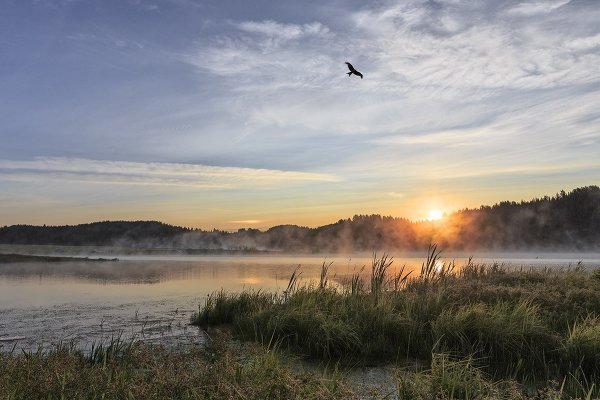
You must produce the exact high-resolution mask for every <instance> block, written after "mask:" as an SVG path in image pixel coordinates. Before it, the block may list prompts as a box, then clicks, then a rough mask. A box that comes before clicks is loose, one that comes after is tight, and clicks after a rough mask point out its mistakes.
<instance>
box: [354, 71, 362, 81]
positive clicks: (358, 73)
mask: <svg viewBox="0 0 600 400" xmlns="http://www.w3.org/2000/svg"><path fill="white" fill-rule="evenodd" d="M354 73H355V74H356V75H358V76H360V79H362V78H363V74H361V73H360V72H358V71H356V70H354Z"/></svg>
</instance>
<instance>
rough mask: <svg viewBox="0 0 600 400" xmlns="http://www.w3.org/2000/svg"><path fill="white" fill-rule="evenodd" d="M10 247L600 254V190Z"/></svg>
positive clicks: (76, 236)
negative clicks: (314, 221) (440, 209)
mask: <svg viewBox="0 0 600 400" xmlns="http://www.w3.org/2000/svg"><path fill="white" fill-rule="evenodd" d="M0 243H3V244H53V245H115V246H123V247H135V248H152V247H163V248H164V247H168V248H174V249H207V250H274V251H286V252H328V253H331V252H349V251H375V250H386V251H390V250H422V249H424V248H427V246H428V244H429V243H438V244H439V245H440V246H441V248H444V249H448V250H451V249H454V250H525V249H546V250H548V249H554V250H565V249H577V250H600V188H598V186H588V187H583V188H578V189H575V190H573V191H571V192H569V193H566V192H564V191H562V192H560V193H558V194H556V195H555V196H553V197H548V196H546V197H543V198H539V199H533V200H530V201H521V202H509V201H505V202H501V203H498V204H495V205H493V206H481V207H479V208H477V209H465V210H461V211H457V212H455V213H452V214H451V215H448V216H447V217H445V218H444V219H443V220H442V221H439V222H428V221H422V222H411V221H409V220H408V219H405V218H395V217H382V216H380V215H355V216H354V217H352V218H348V219H342V220H339V221H337V222H335V223H333V224H329V225H324V226H320V227H317V228H307V227H300V226H296V225H280V226H275V227H272V228H270V229H268V230H266V231H260V230H258V229H240V230H238V231H237V232H225V231H219V230H213V231H203V230H192V229H186V228H182V227H176V226H171V225H167V224H163V223H161V222H156V221H135V222H128V221H113V222H111V221H105V222H95V223H91V224H82V225H75V226H31V225H13V226H6V227H3V228H0Z"/></svg>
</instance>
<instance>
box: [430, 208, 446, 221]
mask: <svg viewBox="0 0 600 400" xmlns="http://www.w3.org/2000/svg"><path fill="white" fill-rule="evenodd" d="M443 216H444V213H443V212H442V211H441V210H431V211H429V216H428V217H427V220H428V221H439V220H440V219H442V217H443Z"/></svg>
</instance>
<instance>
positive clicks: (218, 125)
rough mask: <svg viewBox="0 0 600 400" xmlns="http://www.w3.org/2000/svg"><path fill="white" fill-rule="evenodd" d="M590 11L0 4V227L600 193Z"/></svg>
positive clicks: (172, 0)
mask: <svg viewBox="0 0 600 400" xmlns="http://www.w3.org/2000/svg"><path fill="white" fill-rule="evenodd" d="M598 21H600V3H598V1H596V0H571V1H568V0H547V1H537V0H534V1H502V0H482V1H465V0H438V1H395V2H392V1H373V2H368V1H360V2H359V1H332V2H320V1H314V2H311V1H305V2H298V1H253V2H248V1H196V0H163V1H145V0H131V1H126V0H118V1H117V0H115V1H94V0H35V1H25V0H5V1H3V2H2V12H1V13H0V143H1V144H0V204H2V207H0V224H2V225H5V224H14V223H34V224H42V223H46V224H62V223H79V222H89V221H95V220H105V219H159V220H163V221H165V222H170V223H175V224H181V225H186V226H195V227H203V228H212V227H219V228H225V229H233V228H236V227H238V226H257V227H261V228H262V227H268V226H272V225H275V224H279V223H296V224H301V225H319V224H323V223H327V222H332V221H335V220H337V219H339V218H345V217H349V216H351V215H353V214H355V213H381V214H386V215H395V216H407V217H410V218H413V219H419V218H424V217H426V216H427V214H428V212H429V211H430V210H431V209H432V208H438V209H442V210H444V211H451V210H454V209H458V208H463V207H467V206H469V207H473V206H478V205H480V204H485V203H493V202H496V201H501V200H507V199H509V200H521V199H528V198H531V197H534V196H542V195H546V194H553V193H556V192H557V191H559V190H561V189H566V190H568V189H572V188H574V187H577V186H583V185H590V184H599V183H600V182H599V177H600V157H599V156H598V155H600V107H598V104H600V24H598ZM344 61H350V62H352V63H353V64H354V65H355V67H356V68H357V69H359V70H360V71H361V72H363V74H364V75H365V79H363V80H360V79H359V78H357V77H355V76H353V77H351V78H348V76H346V75H345V72H346V67H345V65H344Z"/></svg>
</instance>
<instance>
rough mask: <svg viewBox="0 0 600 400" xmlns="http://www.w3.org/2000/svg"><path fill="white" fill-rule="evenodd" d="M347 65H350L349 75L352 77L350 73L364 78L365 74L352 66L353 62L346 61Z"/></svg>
mask: <svg viewBox="0 0 600 400" xmlns="http://www.w3.org/2000/svg"><path fill="white" fill-rule="evenodd" d="M346 65H348V69H349V70H350V72H346V73H347V74H348V77H350V75H352V74H354V75H356V76H360V79H362V78H363V74H361V73H360V72H358V71H357V70H355V69H354V67H353V66H352V64H350V63H349V62H348V61H346Z"/></svg>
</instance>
